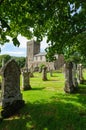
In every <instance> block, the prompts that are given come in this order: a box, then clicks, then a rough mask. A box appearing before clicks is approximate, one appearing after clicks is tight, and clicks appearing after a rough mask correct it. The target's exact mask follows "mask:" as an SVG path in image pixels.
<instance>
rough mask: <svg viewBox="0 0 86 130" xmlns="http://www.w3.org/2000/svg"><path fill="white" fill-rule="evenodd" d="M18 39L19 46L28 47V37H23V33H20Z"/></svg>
mask: <svg viewBox="0 0 86 130" xmlns="http://www.w3.org/2000/svg"><path fill="white" fill-rule="evenodd" d="M18 40H19V42H20V46H19V48H26V43H27V41H28V39H27V38H25V37H23V36H21V35H19V36H18Z"/></svg>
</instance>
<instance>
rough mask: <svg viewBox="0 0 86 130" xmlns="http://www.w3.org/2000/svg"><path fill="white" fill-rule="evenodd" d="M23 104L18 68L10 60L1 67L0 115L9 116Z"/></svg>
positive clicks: (13, 61)
mask: <svg viewBox="0 0 86 130" xmlns="http://www.w3.org/2000/svg"><path fill="white" fill-rule="evenodd" d="M23 105H24V101H23V100H22V94H21V92H20V68H19V66H18V65H17V63H16V62H15V60H10V61H9V62H7V64H6V65H5V66H4V67H3V68H2V107H3V111H2V113H1V114H2V116H3V117H9V116H10V115H12V114H14V113H15V111H17V110H19V109H20V108H21V107H22V106H23Z"/></svg>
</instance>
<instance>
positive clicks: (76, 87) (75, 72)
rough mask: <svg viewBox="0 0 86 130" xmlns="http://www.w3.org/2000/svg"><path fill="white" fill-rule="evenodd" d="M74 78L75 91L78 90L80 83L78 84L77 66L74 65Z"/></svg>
mask: <svg viewBox="0 0 86 130" xmlns="http://www.w3.org/2000/svg"><path fill="white" fill-rule="evenodd" d="M72 78H73V85H74V89H75V90H77V89H78V82H77V65H76V64H75V63H73V69H72Z"/></svg>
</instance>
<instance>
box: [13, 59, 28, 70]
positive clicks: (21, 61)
mask: <svg viewBox="0 0 86 130" xmlns="http://www.w3.org/2000/svg"><path fill="white" fill-rule="evenodd" d="M12 58H13V59H15V61H16V62H17V63H18V65H19V67H20V68H23V67H25V62H26V59H25V57H12Z"/></svg>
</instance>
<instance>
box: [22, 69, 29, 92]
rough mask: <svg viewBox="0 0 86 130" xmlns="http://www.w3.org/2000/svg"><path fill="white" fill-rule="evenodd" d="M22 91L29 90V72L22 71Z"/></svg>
mask: <svg viewBox="0 0 86 130" xmlns="http://www.w3.org/2000/svg"><path fill="white" fill-rule="evenodd" d="M22 89H23V90H30V89H31V86H30V72H29V71H27V70H23V71H22Z"/></svg>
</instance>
